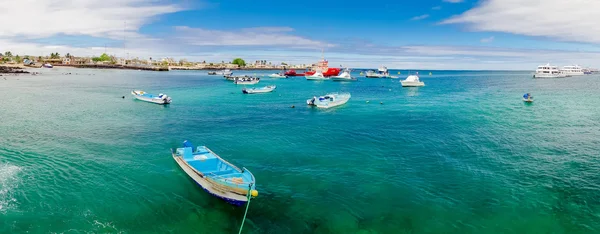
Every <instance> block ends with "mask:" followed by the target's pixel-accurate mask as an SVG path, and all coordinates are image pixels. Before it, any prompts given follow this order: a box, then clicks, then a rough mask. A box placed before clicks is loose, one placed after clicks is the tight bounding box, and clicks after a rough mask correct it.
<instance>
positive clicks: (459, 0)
mask: <svg viewBox="0 0 600 234" xmlns="http://www.w3.org/2000/svg"><path fill="white" fill-rule="evenodd" d="M464 1H465V0H444V2H449V3H461V2H464Z"/></svg>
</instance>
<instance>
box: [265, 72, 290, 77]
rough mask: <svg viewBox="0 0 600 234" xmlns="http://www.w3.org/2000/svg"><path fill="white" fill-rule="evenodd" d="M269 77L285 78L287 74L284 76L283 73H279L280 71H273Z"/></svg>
mask: <svg viewBox="0 0 600 234" xmlns="http://www.w3.org/2000/svg"><path fill="white" fill-rule="evenodd" d="M269 77H271V78H287V76H284V75H283V74H280V73H273V74H271V75H269Z"/></svg>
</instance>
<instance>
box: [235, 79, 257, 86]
mask: <svg viewBox="0 0 600 234" xmlns="http://www.w3.org/2000/svg"><path fill="white" fill-rule="evenodd" d="M258 82H260V78H257V77H244V78H236V79H235V80H234V81H233V83H234V84H240V85H253V84H258Z"/></svg>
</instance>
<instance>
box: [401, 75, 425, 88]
mask: <svg viewBox="0 0 600 234" xmlns="http://www.w3.org/2000/svg"><path fill="white" fill-rule="evenodd" d="M418 75H419V73H417V74H416V75H410V76H408V77H406V80H401V81H400V83H402V87H419V86H425V83H423V82H422V81H420V80H419V76H418Z"/></svg>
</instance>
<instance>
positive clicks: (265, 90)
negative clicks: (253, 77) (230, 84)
mask: <svg viewBox="0 0 600 234" xmlns="http://www.w3.org/2000/svg"><path fill="white" fill-rule="evenodd" d="M276 88H277V86H275V85H269V86H265V87H260V88H243V89H242V93H245V94H253V93H270V92H273V90H275V89H276Z"/></svg>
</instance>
